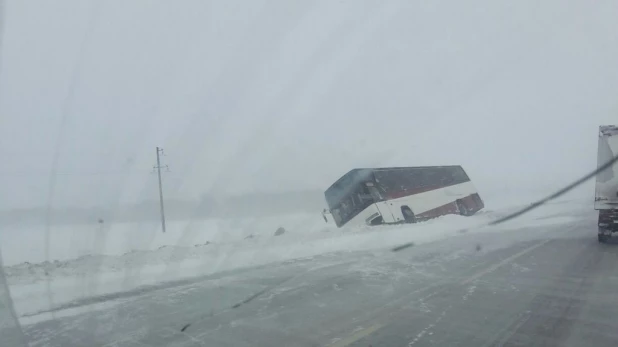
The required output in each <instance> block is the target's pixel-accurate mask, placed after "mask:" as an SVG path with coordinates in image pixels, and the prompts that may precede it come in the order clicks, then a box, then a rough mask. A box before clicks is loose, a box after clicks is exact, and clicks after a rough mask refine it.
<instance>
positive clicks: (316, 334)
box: [6, 209, 618, 347]
mask: <svg viewBox="0 0 618 347" xmlns="http://www.w3.org/2000/svg"><path fill="white" fill-rule="evenodd" d="M564 217H565V216H564V215H562V216H561V215H547V216H546V219H548V220H551V219H552V218H554V219H555V220H554V221H555V222H554V223H543V220H544V219H543V218H541V219H537V220H538V225H536V226H528V227H522V228H518V229H510V230H499V231H488V232H478V233H475V232H467V233H460V234H458V235H457V236H453V237H449V238H445V239H442V240H440V241H435V242H430V243H426V244H420V245H416V246H414V247H412V248H409V249H406V250H404V251H401V252H397V253H393V252H390V251H388V250H379V251H375V250H374V251H368V250H362V251H357V252H346V253H328V254H324V255H321V256H317V257H313V258H311V259H304V260H303V259H300V260H290V261H286V262H278V263H276V264H270V265H263V266H260V267H254V268H250V269H247V268H245V269H236V270H231V271H227V272H224V273H217V274H211V275H208V276H203V277H201V278H196V279H193V280H186V281H178V282H173V283H167V284H165V285H161V286H158V287H157V286H154V287H150V288H137V289H135V290H132V291H129V292H124V293H116V294H110V295H107V296H102V297H99V298H90V299H83V300H81V301H76V302H72V303H69V304H66V305H64V307H60V308H58V309H56V310H54V311H53V318H52V317H51V314H52V313H46V314H38V315H28V316H25V317H22V324H23V325H24V326H23V329H24V331H25V334H26V337H27V339H28V340H29V342H30V343H31V346H65V347H69V346H269V347H272V346H374V347H376V346H455V345H457V346H494V345H501V346H532V345H545V346H547V345H549V346H551V345H560V346H583V345H590V346H615V345H616V344H618V322H617V321H616V319H615V317H616V313H617V312H618V289H617V288H618V267H617V266H616V261H618V243H616V244H599V243H597V240H596V224H595V213H594V211H590V210H585V209H582V210H581V212H580V214H577V215H571V216H569V217H574V218H572V219H564ZM561 218H562V219H561ZM183 328H185V329H184V331H181V330H182V329H183ZM6 336H8V335H6Z"/></svg>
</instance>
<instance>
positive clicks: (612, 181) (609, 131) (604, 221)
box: [594, 125, 618, 243]
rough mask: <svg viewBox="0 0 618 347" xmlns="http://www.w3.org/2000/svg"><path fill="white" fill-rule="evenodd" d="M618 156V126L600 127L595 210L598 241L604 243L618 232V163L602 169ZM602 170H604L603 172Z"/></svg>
mask: <svg viewBox="0 0 618 347" xmlns="http://www.w3.org/2000/svg"><path fill="white" fill-rule="evenodd" d="M616 156H618V126H616V125H601V126H600V127H599V145H598V150H597V169H598V170H600V171H598V172H597V174H596V183H595V196H594V209H595V210H597V211H599V219H598V239H599V242H601V243H604V242H606V241H607V240H609V239H610V238H611V237H612V233H615V232H618V162H614V163H613V164H612V165H609V166H608V167H606V168H604V169H602V168H603V167H604V166H606V165H607V164H608V163H610V162H611V161H613V160H614V158H615V157H616ZM601 169H602V170H601Z"/></svg>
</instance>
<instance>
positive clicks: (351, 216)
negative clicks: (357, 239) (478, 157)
mask: <svg viewBox="0 0 618 347" xmlns="http://www.w3.org/2000/svg"><path fill="white" fill-rule="evenodd" d="M324 196H325V198H326V203H327V205H328V210H326V209H325V210H324V215H323V216H324V219H325V220H328V219H327V218H326V213H329V214H331V215H332V219H333V220H334V221H335V224H337V227H342V226H343V225H381V224H399V223H416V222H419V221H424V220H427V219H431V218H435V217H438V216H443V215H447V214H459V215H463V216H470V215H473V214H475V213H476V212H478V211H479V210H481V209H482V208H483V207H485V204H484V203H483V200H481V197H480V196H479V194H478V192H477V191H476V188H475V187H474V185H473V184H472V182H471V181H470V178H468V175H467V174H466V172H465V171H464V169H463V168H462V167H461V166H458V165H457V166H425V167H393V168H373V169H353V170H351V171H350V172H348V173H347V174H345V175H343V176H342V177H341V178H340V179H338V180H337V182H335V183H333V185H332V186H330V187H329V188H328V189H327V190H326V191H325V192H324Z"/></svg>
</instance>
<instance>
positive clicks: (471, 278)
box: [459, 240, 550, 284]
mask: <svg viewBox="0 0 618 347" xmlns="http://www.w3.org/2000/svg"><path fill="white" fill-rule="evenodd" d="M549 241H550V240H545V241H541V242H539V243H537V244H534V245H532V246H530V247H528V248H526V249H524V250H523V251H521V252H519V253H515V254H513V255H512V256H510V257H508V258H506V259H503V260H502V261H500V262H498V263H496V264H494V265H492V266H490V267H488V268H487V269H485V270H483V271H481V272H477V273H475V274H474V275H472V276H470V277H468V278H466V279H465V280H463V281H461V282H460V283H459V284H469V283H470V282H472V281H475V280H477V279H479V278H481V277H483V276H485V275H487V274H488V273H490V272H493V271H495V270H496V269H497V268H499V267H501V266H504V265H506V264H508V263H510V262H511V261H513V260H515V259H517V258H519V257H521V256H522V255H524V254H526V253H530V252H532V251H533V250H535V249H537V248H539V247H541V246H543V245H544V244H546V243H548V242H549Z"/></svg>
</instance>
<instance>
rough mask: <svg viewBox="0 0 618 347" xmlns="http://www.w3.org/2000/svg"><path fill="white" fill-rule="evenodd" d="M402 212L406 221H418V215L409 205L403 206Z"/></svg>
mask: <svg viewBox="0 0 618 347" xmlns="http://www.w3.org/2000/svg"><path fill="white" fill-rule="evenodd" d="M401 213H402V214H403V218H404V219H405V222H406V223H416V216H415V215H414V212H412V210H411V209H410V207H408V206H405V205H404V206H401Z"/></svg>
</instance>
